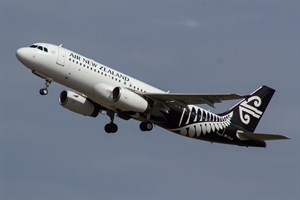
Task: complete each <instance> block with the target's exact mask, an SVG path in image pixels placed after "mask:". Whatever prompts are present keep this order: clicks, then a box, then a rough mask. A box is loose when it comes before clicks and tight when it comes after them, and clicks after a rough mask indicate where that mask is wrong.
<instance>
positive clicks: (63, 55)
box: [56, 47, 66, 66]
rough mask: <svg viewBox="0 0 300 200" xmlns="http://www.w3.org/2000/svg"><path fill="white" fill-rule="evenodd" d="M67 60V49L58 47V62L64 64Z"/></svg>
mask: <svg viewBox="0 0 300 200" xmlns="http://www.w3.org/2000/svg"><path fill="white" fill-rule="evenodd" d="M65 60H66V51H65V50H64V49H63V48H61V47H58V55H57V61H56V63H57V64H58V65H61V66H64V65H65Z"/></svg>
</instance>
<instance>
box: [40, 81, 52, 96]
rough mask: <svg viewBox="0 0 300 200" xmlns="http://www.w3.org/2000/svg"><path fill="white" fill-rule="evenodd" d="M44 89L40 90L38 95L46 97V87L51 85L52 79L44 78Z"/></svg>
mask: <svg viewBox="0 0 300 200" xmlns="http://www.w3.org/2000/svg"><path fill="white" fill-rule="evenodd" d="M45 80H46V82H45V86H46V87H45V88H42V89H40V94H41V95H47V94H48V87H49V86H50V84H51V83H52V79H51V78H46V79H45Z"/></svg>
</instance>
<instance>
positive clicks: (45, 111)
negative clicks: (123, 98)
mask: <svg viewBox="0 0 300 200" xmlns="http://www.w3.org/2000/svg"><path fill="white" fill-rule="evenodd" d="M299 13H300V3H299V1H296V0H295V1H289V0H277V1H271V0H270V1H269V0H263V1H260V0H257V1H243V0H230V1H225V0H224V1H25V0H24V1H21V0H20V1H14V0H10V1H8V0H7V1H6V0H0V14H1V15H0V22H1V26H0V30H1V35H0V41H1V48H0V50H1V57H0V70H1V71H0V75H1V77H0V78H1V79H0V80H1V88H0V90H1V91H0V92H1V112H0V113H1V124H0V125H1V127H0V131H1V135H0V136H1V137H0V150H1V160H0V169H1V171H0V174H1V182H0V199H1V200H2V199H3V200H4V199H5V200H12V199H14V200H15V199H39V200H44V199H51V200H52V199H172V200H173V199H226V200H227V199H228V200H229V199H230V200H232V199H239V200H241V199H251V200H253V199H272V200H274V199H278V200H281V199H286V200H296V199H300V194H299V188H300V172H299V169H300V159H299V153H300V150H299V146H300V143H299V142H300V141H299V134H300V133H299V129H300V126H299V121H300V113H299V112H300V111H299V110H300V109H299V102H300V90H299V87H300V82H299V80H300V72H299V64H300V59H299V55H300V50H299V49H300V47H299V46H300V39H299V34H300V31H299V26H300V25H299V24H300V19H299V18H300V17H299ZM35 42H49V43H54V44H61V43H62V44H63V45H64V47H66V48H68V49H72V50H74V51H75V52H78V53H80V54H82V55H85V56H87V57H90V58H92V59H94V60H96V61H98V62H100V63H103V64H106V65H108V66H111V67H113V68H115V69H117V70H119V71H122V72H124V73H126V74H129V75H131V76H134V77H136V78H138V79H141V80H144V81H145V82H147V83H150V84H153V85H154V86H156V87H159V88H161V89H163V90H171V91H172V92H197V93H227V92H236V93H240V94H248V93H250V92H252V91H253V90H255V89H256V88H258V87H259V86H260V85H263V84H265V85H268V86H270V87H273V88H275V89H276V90H277V91H276V93H275V95H274V98H273V99H272V102H271V103H270V105H269V108H268V110H267V111H266V113H265V114H264V117H263V119H262V120H261V123H260V124H259V126H258V128H257V132H265V133H281V134H284V135H287V136H288V137H290V138H291V140H289V141H280V142H269V143H268V147H267V148H266V149H260V148H242V147H235V146H229V145H222V144H210V143H207V142H203V141H198V140H193V139H189V138H185V137H180V136H178V135H175V134H173V133H171V132H168V131H166V130H163V129H161V128H159V127H155V128H154V130H153V131H152V132H150V133H141V132H140V131H139V128H138V125H139V123H138V122H136V121H133V120H130V121H123V120H121V119H117V120H116V123H118V125H119V132H118V134H113V135H108V134H106V133H105V132H104V130H103V127H104V125H105V124H106V123H107V122H108V121H109V119H108V117H106V116H103V115H101V116H99V117H98V118H96V119H94V118H88V117H82V116H79V115H77V114H75V113H71V112H70V111H68V110H66V109H63V108H62V107H61V106H59V105H58V103H57V99H58V95H59V93H60V92H61V91H62V90H63V89H66V88H65V87H64V86H61V85H58V84H52V85H51V87H50V90H49V95H48V96H46V97H45V96H40V95H39V94H38V90H39V89H40V88H41V87H43V84H44V83H43V81H42V80H41V79H39V78H38V77H36V76H34V75H32V74H31V72H30V71H29V70H28V69H26V68H25V67H24V66H22V65H21V63H19V62H18V61H17V59H16V57H15V51H16V49H17V48H20V47H23V46H28V45H30V44H32V43H35ZM235 103H236V102H234V101H232V102H226V103H224V104H219V105H217V108H216V109H214V110H212V111H214V112H222V111H224V110H226V109H227V108H229V107H230V106H232V105H233V104H235ZM203 107H204V108H208V107H206V106H203Z"/></svg>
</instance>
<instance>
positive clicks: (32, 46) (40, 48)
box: [30, 44, 48, 52]
mask: <svg viewBox="0 0 300 200" xmlns="http://www.w3.org/2000/svg"><path fill="white" fill-rule="evenodd" d="M30 48H37V49H39V50H41V51H45V52H48V49H47V48H46V47H42V46H38V45H35V44H33V45H31V46H30Z"/></svg>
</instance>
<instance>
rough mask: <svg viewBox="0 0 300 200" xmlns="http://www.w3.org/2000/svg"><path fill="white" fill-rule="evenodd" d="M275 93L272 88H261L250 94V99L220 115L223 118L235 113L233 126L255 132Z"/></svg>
mask: <svg viewBox="0 0 300 200" xmlns="http://www.w3.org/2000/svg"><path fill="white" fill-rule="evenodd" d="M274 92H275V90H274V89H272V88H269V87H267V86H261V87H260V88H258V89H257V90H256V91H254V92H253V93H252V94H250V95H249V97H247V98H245V99H243V100H242V101H240V102H239V103H238V104H236V105H235V106H233V107H232V108H230V109H229V110H228V111H226V112H225V113H222V114H220V115H221V116H222V115H226V114H228V113H231V112H233V115H232V119H231V121H232V123H233V124H235V125H236V126H238V128H239V129H241V130H244V131H247V132H254V130H255V128H256V126H257V124H258V123H259V120H260V119H261V117H262V115H263V114H264V112H265V110H266V108H267V106H268V104H269V102H270V100H271V98H272V96H273V94H274Z"/></svg>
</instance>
